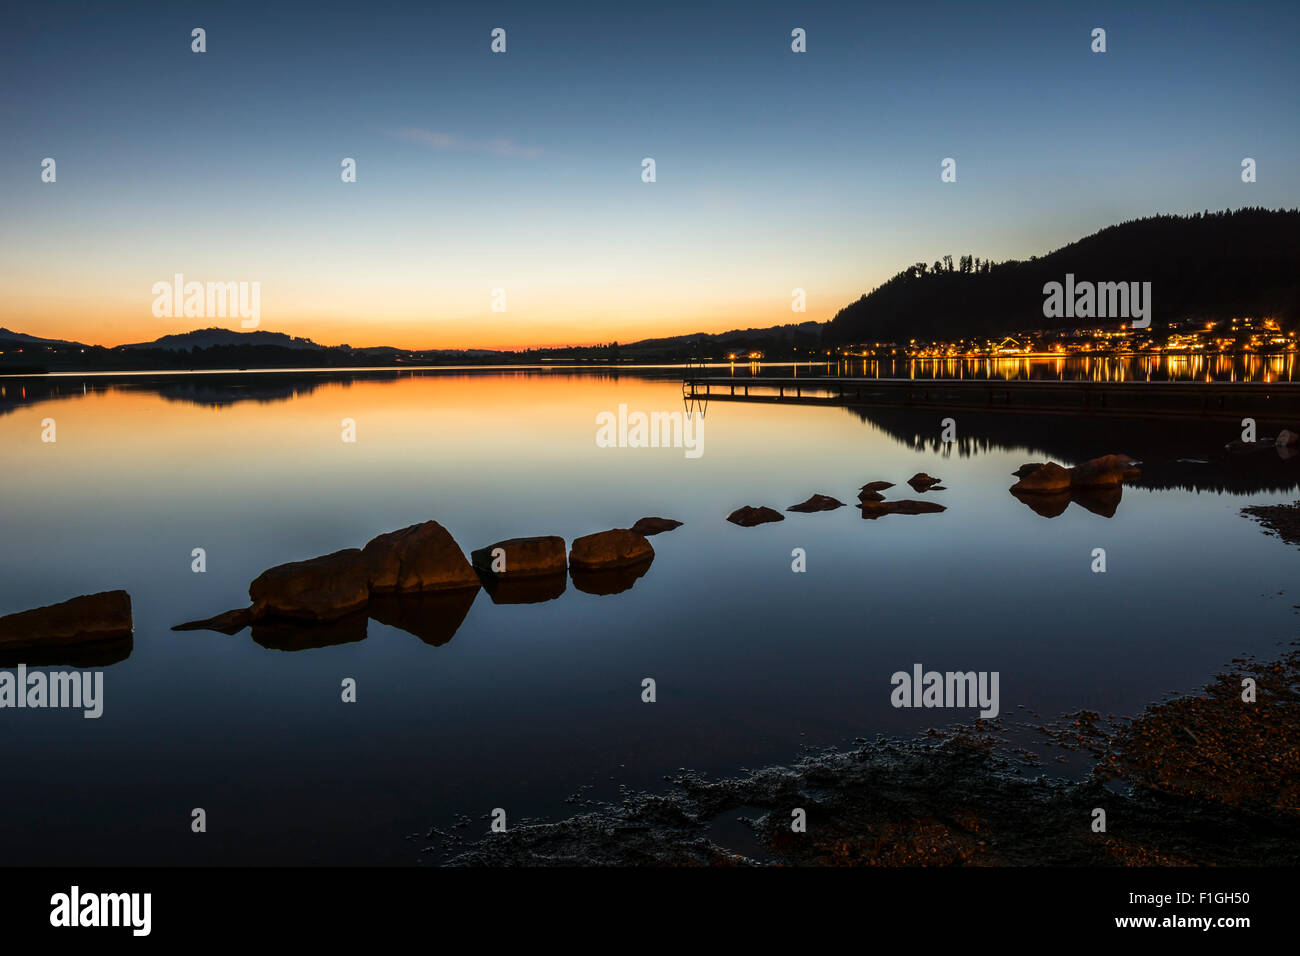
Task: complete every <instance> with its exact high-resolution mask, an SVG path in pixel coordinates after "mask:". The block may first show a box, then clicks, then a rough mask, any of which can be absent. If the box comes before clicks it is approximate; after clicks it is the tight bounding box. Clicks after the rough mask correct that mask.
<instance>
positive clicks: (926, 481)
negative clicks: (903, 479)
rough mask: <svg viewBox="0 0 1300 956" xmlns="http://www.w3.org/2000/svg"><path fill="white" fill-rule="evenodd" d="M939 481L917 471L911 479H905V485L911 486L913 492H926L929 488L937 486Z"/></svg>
mask: <svg viewBox="0 0 1300 956" xmlns="http://www.w3.org/2000/svg"><path fill="white" fill-rule="evenodd" d="M940 480H941V479H939V478H931V477H930V476H929V475H927V474H926V473H925V472H923V471H918V472H917V473H916V474H915V475H913V476H912V477H911V478H909V479H907V483H908V484H909V485H911V486H912V490H913V491H918V492H920V491H928V490H929V489H930V488H931V487H933V486H934V485H937V484H938V483H939V482H940Z"/></svg>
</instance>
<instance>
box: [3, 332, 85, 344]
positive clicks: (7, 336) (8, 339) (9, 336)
mask: <svg viewBox="0 0 1300 956" xmlns="http://www.w3.org/2000/svg"><path fill="white" fill-rule="evenodd" d="M24 345H52V346H56V347H58V348H67V349H71V348H78V349H84V348H89V346H87V345H82V344H81V343H80V342H69V341H67V340H65V339H42V338H38V337H37V336H35V335H25V334H24V333H22V332H11V331H9V330H8V329H5V328H0V348H19V347H22V346H24Z"/></svg>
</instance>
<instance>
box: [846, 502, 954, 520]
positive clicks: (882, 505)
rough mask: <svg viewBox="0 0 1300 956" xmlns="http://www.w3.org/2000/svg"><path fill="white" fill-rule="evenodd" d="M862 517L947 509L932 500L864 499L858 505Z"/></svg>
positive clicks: (915, 513) (912, 513)
mask: <svg viewBox="0 0 1300 956" xmlns="http://www.w3.org/2000/svg"><path fill="white" fill-rule="evenodd" d="M858 507H860V508H861V509H862V517H864V518H879V517H880V516H882V515H928V514H938V513H939V512H940V511H947V510H948V509H947V508H946V507H944V506H943V505H941V504H936V503H935V502H933V501H909V500H906V499H905V500H902V501H864V502H863V503H862V504H861V505H859V506H858Z"/></svg>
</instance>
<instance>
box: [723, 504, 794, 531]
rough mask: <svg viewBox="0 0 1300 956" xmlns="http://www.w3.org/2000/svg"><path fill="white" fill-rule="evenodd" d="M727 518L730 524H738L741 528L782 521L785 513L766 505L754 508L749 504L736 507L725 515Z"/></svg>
mask: <svg viewBox="0 0 1300 956" xmlns="http://www.w3.org/2000/svg"><path fill="white" fill-rule="evenodd" d="M727 520H728V521H730V522H731V523H732V524H738V525H740V526H741V527H742V528H752V527H754V525H757V524H767V523H768V522H769V521H784V520H785V515H783V514H781V512H779V511H776V510H775V509H773V508H768V507H767V506H766V505H764V506H762V507H758V508H754V507H752V506H750V505H745V506H744V507H741V508H737V509H736V510H735V511H733V512H732V513H731V514H729V515H727Z"/></svg>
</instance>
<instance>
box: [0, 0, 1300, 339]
mask: <svg viewBox="0 0 1300 956" xmlns="http://www.w3.org/2000/svg"><path fill="white" fill-rule="evenodd" d="M1131 6H1132V5H1131V4H1091V5H1088V6H1087V8H1086V9H1075V10H1069V9H1066V8H1065V7H1064V6H1063V5H1062V6H1057V5H1051V7H1050V8H1048V7H1046V6H1043V5H1038V4H1032V3H1025V4H999V5H991V6H990V5H975V6H973V5H970V4H952V5H946V4H936V3H926V4H923V5H914V4H890V5H883V6H880V7H875V6H874V5H863V4H842V5H841V4H835V5H831V4H822V5H817V6H815V7H809V6H807V5H802V4H774V3H754V4H747V5H745V6H744V7H743V8H742V7H740V6H738V5H735V4H724V3H717V4H710V3H701V4H692V5H691V6H690V7H688V8H686V7H684V8H682V12H680V13H668V12H665V10H664V9H663V8H662V7H661V6H660V5H617V6H607V5H598V4H557V5H549V4H548V5H539V4H535V3H533V4H522V3H520V4H504V5H502V4H498V5H488V4H478V5H464V6H463V7H462V8H461V9H459V10H452V11H448V10H442V9H439V8H438V7H437V5H425V4H421V5H411V6H410V7H407V6H405V5H399V4H385V3H367V4H312V5H310V6H303V7H301V8H298V9H293V8H291V7H288V6H282V5H269V4H265V3H258V4H250V3H222V4H211V5H205V4H196V5H193V6H188V7H184V8H180V7H163V6H161V5H158V6H156V7H151V6H149V5H131V4H126V5H121V6H119V5H111V6H110V5H103V4H50V5H42V6H40V7H37V6H36V5H23V6H22V7H21V8H16V9H15V10H13V11H12V12H7V13H6V18H7V19H8V21H9V22H8V23H7V25H6V29H5V30H4V31H3V36H0V130H2V138H0V246H2V248H3V256H2V257H0V325H3V326H6V327H8V328H10V329H15V330H18V331H22V332H27V333H30V334H34V335H42V336H49V337H56V338H69V339H77V340H82V341H90V342H95V343H98V344H104V345H116V344H121V343H126V342H134V341H141V340H148V339H152V338H154V337H156V336H158V335H162V334H166V333H171V332H180V331H187V330H189V329H191V328H195V327H202V326H204V325H210V324H224V325H226V326H228V327H234V328H237V327H238V322H237V321H233V322H224V323H222V322H208V321H196V320H194V319H185V318H179V319H170V318H168V319H158V318H155V317H154V316H153V315H152V314H151V311H150V306H151V303H152V301H153V296H152V294H151V292H150V289H151V287H152V285H153V284H154V283H155V282H158V281H160V280H170V279H171V277H172V275H173V274H174V273H177V272H180V273H183V274H184V275H185V276H186V278H187V279H191V280H199V281H205V280H213V281H258V282H260V283H261V288H262V321H261V326H260V327H261V328H262V329H265V330H269V331H280V332H287V333H289V334H292V335H305V336H310V337H311V338H313V339H315V340H317V341H319V342H323V343H326V344H336V343H340V342H348V343H350V344H352V345H354V346H365V345H396V346H404V347H411V348H438V347H446V348H461V347H474V346H479V347H511V346H524V345H561V344H583V343H593V342H607V341H610V340H619V341H623V342H628V341H633V340H635V339H639V338H645V337H649V336H657V335H673V334H680V333H685V332H695V331H722V330H725V329H730V328H737V327H740V328H743V327H750V326H766V325H773V324H779V323H784V322H792V321H803V320H806V319H815V320H825V319H828V318H830V317H831V316H832V315H833V314H834V313H835V311H836V310H837V309H839V308H840V307H841V306H843V305H845V304H847V303H848V302H849V301H851V300H853V299H855V298H857V297H858V296H859V295H861V294H862V293H864V292H867V291H869V290H870V289H871V288H873V287H874V286H875V285H877V284H878V283H880V282H881V281H883V280H885V279H887V278H888V277H889V276H891V275H893V274H894V273H895V272H897V271H899V270H900V269H902V268H903V267H905V266H906V265H908V264H910V263H912V262H916V261H918V260H924V261H926V262H933V261H934V260H936V259H939V258H940V257H941V256H943V255H944V254H947V253H951V254H952V255H953V256H954V257H956V256H959V255H961V254H963V253H967V252H970V253H974V254H975V255H978V256H980V257H981V258H983V257H992V258H994V259H995V260H1001V259H1007V258H1027V257H1028V256H1030V255H1032V254H1042V253H1044V252H1047V251H1049V250H1051V249H1053V248H1056V247H1059V246H1061V245H1064V244H1066V243H1068V242H1070V241H1072V240H1074V239H1076V238H1079V237H1081V236H1083V235H1086V234H1088V233H1091V232H1093V231H1095V230H1097V229H1099V228H1101V227H1104V226H1106V225H1110V224H1112V223H1115V222H1118V221H1122V220H1125V219H1131V218H1136V217H1139V216H1144V215H1151V214H1155V213H1188V212H1194V211H1200V210H1202V209H1222V208H1236V207H1240V206H1245V205H1252V206H1268V207H1278V206H1295V205H1296V204H1297V195H1298V194H1300V190H1297V183H1300V134H1298V132H1297V123H1296V117H1297V116H1298V115H1300V82H1298V80H1300V65H1298V64H1300V61H1298V60H1297V58H1296V56H1295V53H1294V46H1293V45H1294V42H1295V38H1296V36H1297V35H1300V6H1297V5H1296V4H1294V3H1276V4H1259V5H1253V6H1249V7H1247V6H1234V5H1216V6H1210V5H1200V4H1179V5H1161V6H1159V7H1157V6H1154V5H1153V6H1152V8H1151V9H1152V12H1149V13H1148V12H1134V11H1132V10H1130V9H1128V8H1130V7H1131ZM195 26H201V27H204V28H205V29H206V30H207V52H206V53H204V54H195V53H191V52H190V30H191V28H193V27H195ZM498 26H500V27H504V28H505V29H506V30H507V35H508V52H507V53H505V54H504V55H494V54H492V53H491V52H490V51H489V42H490V35H489V34H490V31H491V30H492V28H493V27H498ZM796 26H798V27H803V28H804V29H806V30H807V34H808V52H807V53H806V54H794V53H792V52H791V51H790V31H791V29H792V28H794V27H796ZM1097 26H1101V27H1104V28H1105V29H1106V30H1107V44H1108V52H1106V53H1105V54H1093V53H1092V52H1091V51H1090V49H1089V44H1090V33H1091V30H1092V28H1093V27H1097ZM47 156H49V157H53V158H55V160H56V161H57V164H58V166H57V169H58V181H57V182H56V183H54V184H47V183H42V182H41V179H40V171H41V169H40V166H41V160H42V159H43V158H44V157H47ZM645 156H651V157H654V158H655V160H656V163H657V175H658V181H657V182H656V183H654V184H645V183H643V182H642V181H641V176H640V173H641V159H642V157H645ZM948 156H951V157H954V158H955V159H956V160H957V169H958V181H957V182H956V183H954V184H943V183H941V182H940V180H939V172H940V161H941V160H942V159H943V158H944V157H948ZM1245 156H1250V157H1253V158H1255V159H1256V160H1257V162H1258V176H1259V181H1258V182H1257V183H1254V184H1251V185H1247V184H1243V183H1242V182H1241V180H1240V175H1239V173H1240V163H1241V159H1242V157H1245ZM344 157H353V158H355V159H356V161H357V170H358V181H357V182H356V183H355V184H346V185H345V184H343V183H341V182H340V177H339V173H340V162H341V160H342V159H343V158H344ZM498 287H499V288H504V289H505V290H506V296H507V300H506V301H507V311H506V313H504V314H498V313H494V312H492V311H491V309H490V305H491V293H492V290H493V289H494V288H498ZM795 287H802V288H804V289H806V290H807V295H808V310H807V313H806V314H796V313H792V312H791V308H790V296H791V290H792V289H793V288H795Z"/></svg>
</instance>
